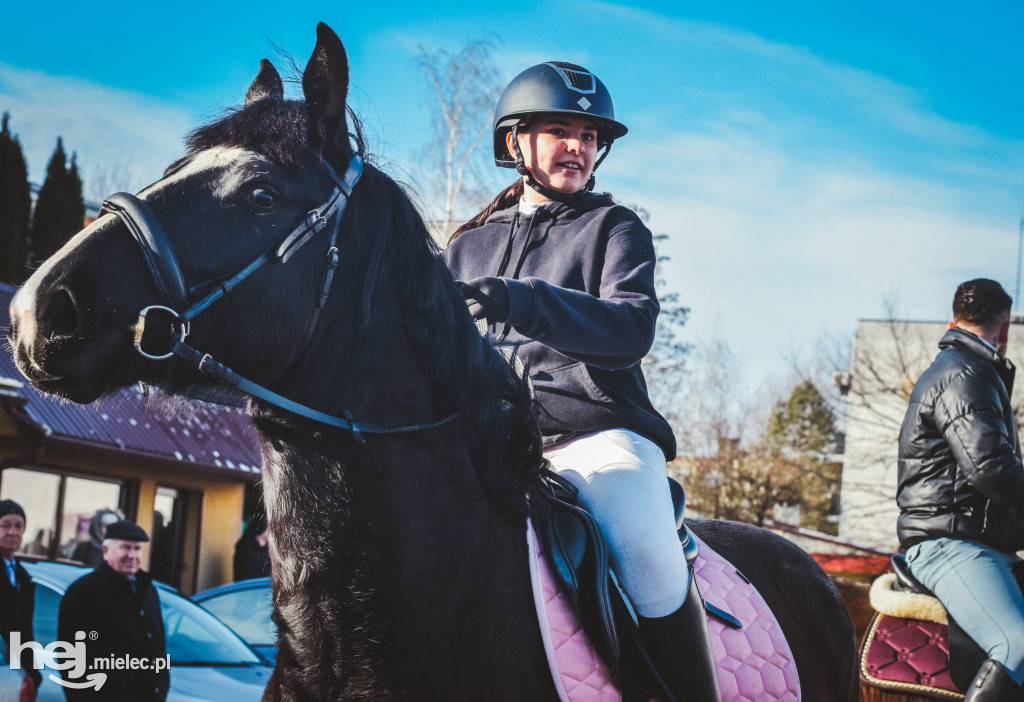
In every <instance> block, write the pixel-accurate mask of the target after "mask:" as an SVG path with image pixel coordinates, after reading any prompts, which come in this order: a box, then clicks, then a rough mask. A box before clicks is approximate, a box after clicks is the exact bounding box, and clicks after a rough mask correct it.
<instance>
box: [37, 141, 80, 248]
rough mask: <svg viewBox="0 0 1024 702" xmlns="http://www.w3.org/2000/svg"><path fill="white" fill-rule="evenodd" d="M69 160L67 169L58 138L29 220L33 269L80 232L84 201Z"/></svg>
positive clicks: (62, 148)
mask: <svg viewBox="0 0 1024 702" xmlns="http://www.w3.org/2000/svg"><path fill="white" fill-rule="evenodd" d="M75 160H76V159H75V157H74V156H72V159H71V167H70V168H68V166H67V156H66V155H65V154H64V142H63V140H62V139H61V138H60V137H57V148H56V150H55V151H54V152H53V156H52V157H51V158H50V164H49V165H48V166H47V167H46V180H45V181H43V186H42V187H41V188H40V189H39V197H38V198H36V209H35V214H34V215H33V217H32V237H31V240H32V249H31V255H30V260H29V263H30V265H32V266H37V265H38V264H40V263H42V262H43V261H45V260H46V259H47V258H49V257H50V256H52V255H53V254H54V252H56V251H57V249H59V248H60V247H61V246H63V245H64V243H65V242H66V241H67V240H68V239H70V238H71V236H72V235H74V234H75V233H77V232H78V231H79V230H81V229H82V225H83V223H84V221H85V201H84V200H83V199H82V181H81V179H80V178H79V176H78V165H77V164H76V163H75Z"/></svg>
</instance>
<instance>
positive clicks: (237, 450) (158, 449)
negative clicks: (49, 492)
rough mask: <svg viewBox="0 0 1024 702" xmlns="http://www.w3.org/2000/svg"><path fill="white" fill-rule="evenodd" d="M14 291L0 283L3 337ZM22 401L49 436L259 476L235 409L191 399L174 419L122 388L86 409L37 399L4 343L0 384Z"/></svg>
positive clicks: (243, 419) (252, 434)
mask: <svg viewBox="0 0 1024 702" xmlns="http://www.w3.org/2000/svg"><path fill="white" fill-rule="evenodd" d="M15 290H16V289H15V288H14V287H13V286H11V285H8V284H6V283H0V307H2V308H3V312H2V316H0V321H2V323H3V330H2V331H3V335H4V338H5V339H6V336H7V327H8V326H9V324H10V316H9V312H8V308H9V307H10V303H11V299H12V298H13V297H14V293H15ZM4 378H6V379H10V380H14V381H18V382H21V383H23V385H22V387H20V388H18V387H17V385H16V384H12V383H2V382H0V385H3V386H4V387H5V389H7V390H9V391H13V392H16V393H17V394H18V395H20V396H22V397H24V398H25V404H24V406H23V408H22V409H21V410H20V411H21V412H23V413H24V414H25V415H27V416H28V418H29V419H30V420H31V421H32V422H33V423H35V424H36V425H38V427H39V429H40V430H41V431H43V432H45V433H46V434H47V435H49V436H56V437H64V438H67V439H73V440H76V441H84V442H86V443H90V444H95V445H97V446H102V447H107V448H119V449H123V450H127V451H133V452H136V453H141V454H149V455H152V456H156V457H160V458H166V459H170V460H177V461H182V462H185V463H192V464H196V465H201V466H208V467H211V468H221V469H225V470H232V471H241V472H244V473H259V471H260V455H259V449H258V446H257V440H256V429H255V427H254V426H253V425H252V422H251V420H250V419H249V417H248V416H246V414H245V413H244V412H243V411H242V410H241V409H239V408H236V407H227V406H224V405H219V404H214V403H210V402H201V401H198V400H190V401H187V403H186V404H185V405H184V408H183V409H182V410H180V411H177V412H175V413H174V414H173V415H171V414H168V413H165V412H162V411H160V410H159V409H158V408H156V407H153V406H150V405H149V404H148V403H144V402H143V401H142V399H141V395H140V392H141V391H140V390H139V389H138V388H137V387H131V388H124V389H122V390H119V391H118V392H116V393H114V394H113V395H110V396H108V397H103V398H100V399H99V400H96V401H95V402H93V403H91V404H88V405H78V404H74V403H71V402H68V401H66V400H60V399H57V398H54V397H49V396H45V395H42V394H41V393H39V391H37V390H36V389H35V388H34V387H32V385H31V384H30V383H28V382H25V380H24V378H23V377H22V375H21V373H19V372H18V369H17V367H16V366H15V365H14V359H13V358H12V357H11V353H10V348H9V347H8V345H7V344H6V343H4V344H3V350H2V351H0V381H2V379H4Z"/></svg>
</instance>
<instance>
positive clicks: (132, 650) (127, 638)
mask: <svg viewBox="0 0 1024 702" xmlns="http://www.w3.org/2000/svg"><path fill="white" fill-rule="evenodd" d="M146 541H149V536H148V535H147V534H146V532H145V531H144V530H143V529H142V527H140V526H138V525H137V524H134V523H132V522H129V521H125V520H121V521H117V522H114V523H113V524H111V525H109V526H108V527H107V530H106V536H105V538H104V539H103V563H101V564H100V565H99V567H98V568H96V570H94V571H92V572H91V573H88V574H87V575H83V576H82V577H81V578H79V579H78V580H76V581H75V582H73V583H71V586H70V587H68V590H67V592H66V593H65V594H64V597H63V598H62V599H61V602H60V610H59V612H58V615H57V639H58V640H60V641H66V642H75V641H76V638H75V634H76V633H77V632H80V631H84V632H88V637H87V639H86V640H85V642H84V643H85V647H86V660H87V661H88V662H89V663H90V666H89V669H88V670H87V671H85V673H84V674H83V675H82V676H81V677H80V678H75V679H69V677H68V676H69V674H70V673H71V672H72V670H73V669H72V670H63V671H61V673H62V675H63V676H64V678H65V680H68V682H70V683H78V684H81V683H83V682H85V681H86V680H87V679H88V677H89V676H90V675H92V674H93V673H104V674H105V675H106V680H105V682H104V683H103V685H102V686H101V687H100V689H99V690H96V689H94V688H92V687H80V688H74V687H66V688H65V689H64V694H65V696H66V697H67V699H68V702H87V701H89V702H93V701H94V702H100V701H105V702H128V700H131V701H132V702H163V701H164V699H165V698H166V696H167V689H168V687H169V684H170V674H169V672H168V671H167V670H166V669H164V670H161V671H159V672H158V671H157V670H156V667H155V665H154V661H156V660H157V659H165V658H166V654H167V644H166V640H165V636H164V622H163V616H162V614H161V612H160V598H159V596H158V594H157V589H156V587H154V586H153V582H152V578H151V577H150V576H149V574H148V573H146V572H145V571H144V570H141V569H140V566H141V564H142V544H143V543H145V542H146ZM94 634H95V635H94ZM111 657H113V659H126V658H127V659H128V660H145V661H148V666H147V667H145V668H143V667H141V666H140V667H137V668H133V669H123V670H122V669H113V670H111V669H105V670H99V669H92V667H91V663H92V662H93V661H95V660H97V659H107V660H112V658H111Z"/></svg>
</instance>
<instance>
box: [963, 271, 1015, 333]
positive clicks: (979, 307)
mask: <svg viewBox="0 0 1024 702" xmlns="http://www.w3.org/2000/svg"><path fill="white" fill-rule="evenodd" d="M1012 306H1013V298H1011V297H1010V296H1009V295H1007V294H1006V291H1005V290H1003V286H1002V285H1000V284H999V283H997V282H996V281H994V280H989V279H988V278H975V279H974V280H968V281H967V282H966V283H960V285H959V286H957V289H956V294H955V295H954V296H953V319H954V320H956V321H958V322H967V323H968V324H973V325H975V326H979V327H984V326H987V325H989V324H991V323H992V322H994V321H996V319H998V318H999V317H1000V315H1003V314H1006V313H1007V312H1009V311H1010V308H1011V307H1012Z"/></svg>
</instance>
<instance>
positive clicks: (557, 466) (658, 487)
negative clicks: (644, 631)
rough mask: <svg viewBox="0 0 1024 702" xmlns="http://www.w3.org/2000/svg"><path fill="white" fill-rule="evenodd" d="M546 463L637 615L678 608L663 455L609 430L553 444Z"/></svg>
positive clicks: (677, 557)
mask: <svg viewBox="0 0 1024 702" xmlns="http://www.w3.org/2000/svg"><path fill="white" fill-rule="evenodd" d="M544 457H545V458H547V459H548V461H550V462H551V467H552V469H553V470H554V471H555V472H556V473H558V474H559V475H561V476H562V477H564V478H566V479H567V480H569V481H570V482H571V483H572V484H573V485H575V486H576V487H577V488H578V489H579V491H580V502H582V503H583V505H584V506H585V507H586V508H587V509H588V510H590V513H591V514H593V515H594V519H595V520H596V521H597V523H598V525H599V526H600V527H601V532H602V533H603V534H604V537H605V541H607V542H608V546H609V550H610V551H611V561H612V568H613V569H614V571H615V575H616V577H618V579H619V584H620V585H621V586H622V589H623V590H624V591H625V592H626V594H627V595H628V596H629V599H630V602H632V603H633V608H634V609H635V610H636V612H637V614H640V615H641V616H644V617H648V618H651V619H653V618H656V617H664V616H666V615H669V614H672V613H673V612H675V611H676V610H677V609H679V608H680V607H681V606H682V604H683V602H684V601H685V600H686V594H687V592H688V590H689V582H690V581H689V571H688V570H687V564H686V558H685V556H684V555H683V549H682V547H680V545H679V536H678V534H677V533H676V520H675V512H674V510H673V508H672V494H671V491H670V490H669V486H668V480H667V478H666V475H667V469H666V466H665V454H664V453H662V450H661V449H660V448H658V447H657V445H656V444H654V442H652V441H650V440H648V439H645V438H644V437H642V436H640V435H639V434H637V433H635V432H632V431H629V430H627V429H609V430H606V431H600V432H597V433H594V434H587V435H586V436H580V437H576V438H574V439H571V440H569V441H566V442H565V443H562V444H558V445H557V446H554V447H552V448H550V449H548V450H546V451H545V452H544Z"/></svg>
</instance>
